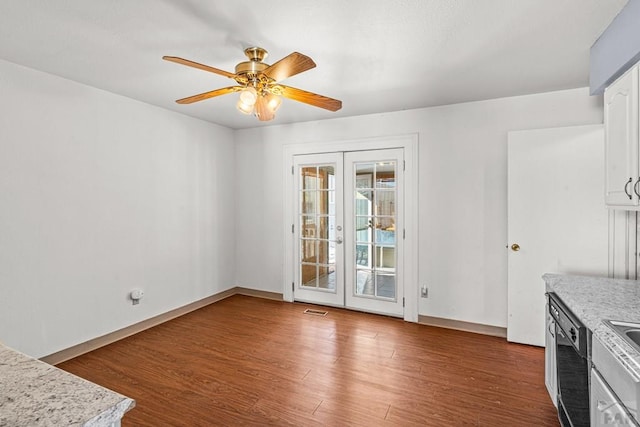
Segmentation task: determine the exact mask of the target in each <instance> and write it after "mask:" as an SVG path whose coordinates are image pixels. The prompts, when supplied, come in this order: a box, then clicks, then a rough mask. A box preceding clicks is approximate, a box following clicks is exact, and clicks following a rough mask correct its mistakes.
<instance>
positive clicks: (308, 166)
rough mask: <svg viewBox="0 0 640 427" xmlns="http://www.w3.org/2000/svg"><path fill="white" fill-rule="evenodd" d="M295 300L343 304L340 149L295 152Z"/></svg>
mask: <svg viewBox="0 0 640 427" xmlns="http://www.w3.org/2000/svg"><path fill="white" fill-rule="evenodd" d="M294 174H295V175H296V176H295V182H296V189H295V192H296V212H295V224H294V238H295V247H296V274H295V277H296V281H295V283H294V286H295V290H294V298H295V299H296V300H301V301H308V302H316V303H323V304H331V305H343V304H344V285H343V277H344V264H343V251H342V245H341V243H342V238H343V237H342V194H343V193H342V153H331V154H313V155H304V156H295V160H294Z"/></svg>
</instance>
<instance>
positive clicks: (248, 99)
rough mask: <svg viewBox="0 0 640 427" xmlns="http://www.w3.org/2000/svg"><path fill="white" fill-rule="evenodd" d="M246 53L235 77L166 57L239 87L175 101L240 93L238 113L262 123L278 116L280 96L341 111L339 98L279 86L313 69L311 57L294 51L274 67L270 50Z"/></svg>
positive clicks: (195, 63)
mask: <svg viewBox="0 0 640 427" xmlns="http://www.w3.org/2000/svg"><path fill="white" fill-rule="evenodd" d="M244 54H245V55H246V56H247V58H249V60H248V61H244V62H241V63H239V64H238V65H236V70H235V71H236V72H235V74H234V73H230V72H228V71H224V70H220V69H218V68H214V67H210V66H208V65H204V64H199V63H197V62H193V61H189V60H187V59H182V58H178V57H175V56H163V57H162V59H164V60H166V61H171V62H175V63H178V64H182V65H187V66H189V67H193V68H198V69H200V70H204V71H209V72H211V73H214V74H218V75H221V76H224V77H228V78H230V79H233V80H235V81H236V83H237V86H229V87H224V88H220V89H216V90H212V91H209V92H204V93H201V94H198V95H193V96H189V97H187V98H182V99H178V100H177V101H176V102H177V103H178V104H191V103H193V102H198V101H203V100H205V99H209V98H213V97H215V96H220V95H226V94H228V93H233V92H240V99H239V100H238V103H237V108H238V110H240V111H241V112H242V113H244V114H252V113H253V114H255V116H256V117H257V118H258V120H260V121H269V120H272V119H273V118H274V117H275V112H276V111H277V109H278V108H279V107H280V104H281V103H282V99H281V98H280V97H281V96H283V97H285V98H289V99H293V100H294V101H298V102H304V103H305V104H309V105H313V106H314V107H320V108H324V109H326V110H329V111H338V110H339V109H340V108H342V101H339V100H337V99H333V98H329V97H326V96H323V95H318V94H316V93H312V92H307V91H305V90H302V89H296V88H294V87H291V86H285V85H282V84H280V81H282V80H284V79H286V78H289V77H291V76H295V75H296V74H300V73H302V72H304V71H307V70H310V69H312V68H314V67H315V66H316V64H315V62H313V60H312V59H311V58H309V57H308V56H306V55H303V54H301V53H298V52H293V53H291V54H290V55H287V56H285V57H284V58H282V59H281V60H279V61H278V62H276V63H274V64H273V65H269V64H266V63H264V62H262V61H263V60H264V59H265V58H266V57H267V51H266V50H264V49H263V48H261V47H249V48H247V49H245V50H244Z"/></svg>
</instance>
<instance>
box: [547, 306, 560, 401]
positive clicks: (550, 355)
mask: <svg viewBox="0 0 640 427" xmlns="http://www.w3.org/2000/svg"><path fill="white" fill-rule="evenodd" d="M545 313H546V316H547V321H546V326H547V330H546V332H545V337H546V339H545V349H544V383H545V385H546V386H547V391H548V392H549V397H551V401H552V402H553V404H554V406H558V391H557V390H558V389H557V387H558V386H557V376H558V373H557V372H556V321H555V319H554V318H553V316H551V314H550V313H549V304H547V306H546V310H545Z"/></svg>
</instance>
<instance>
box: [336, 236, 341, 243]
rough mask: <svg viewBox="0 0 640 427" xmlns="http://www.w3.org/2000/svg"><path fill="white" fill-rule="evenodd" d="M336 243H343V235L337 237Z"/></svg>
mask: <svg viewBox="0 0 640 427" xmlns="http://www.w3.org/2000/svg"><path fill="white" fill-rule="evenodd" d="M336 243H337V244H341V243H342V237H340V236H338V237H336Z"/></svg>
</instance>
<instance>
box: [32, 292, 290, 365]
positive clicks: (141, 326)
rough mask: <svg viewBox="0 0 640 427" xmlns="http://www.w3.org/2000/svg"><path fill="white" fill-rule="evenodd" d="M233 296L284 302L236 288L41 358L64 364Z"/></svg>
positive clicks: (273, 295)
mask: <svg viewBox="0 0 640 427" xmlns="http://www.w3.org/2000/svg"><path fill="white" fill-rule="evenodd" d="M233 295H247V296H252V297H258V298H265V299H274V300H279V301H282V294H279V293H276V292H266V291H258V290H255V289H247V288H240V287H235V288H231V289H228V290H226V291H222V292H219V293H217V294H215V295H211V296H209V297H206V298H203V299H201V300H198V301H195V302H192V303H190V304H187V305H185V306H182V307H178V308H176V309H174V310H171V311H168V312H166V313H163V314H159V315H157V316H154V317H152V318H150V319H147V320H143V321H142V322H138V323H135V324H133V325H131V326H127V327H126V328H122V329H119V330H117V331H114V332H111V333H109V334H106V335H103V336H101V337H97V338H94V339H92V340H89V341H86V342H83V343H80V344H78V345H74V346H73V347H69V348H67V349H64V350H61V351H58V352H56V353H53V354H50V355H48V356H44V357H42V358H40V360H42V361H43V362H46V363H49V364H50V365H57V364H58V363H62V362H64V361H67V360H69V359H73V358H74V357H78V356H80V355H82V354H85V353H88V352H90V351H93V350H96V349H98V348H100V347H103V346H105V345H108V344H112V343H114V342H116V341H119V340H121V339H124V338H127V337H129V336H131V335H134V334H137V333H138V332H142V331H144V330H145V329H149V328H152V327H154V326H157V325H159V324H161V323H164V322H167V321H169V320H171V319H175V318H176V317H180V316H183V315H185V314H187V313H190V312H192V311H194V310H197V309H199V308H202V307H205V306H207V305H209V304H213V303H214V302H218V301H221V300H223V299H225V298H228V297H230V296H233Z"/></svg>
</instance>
